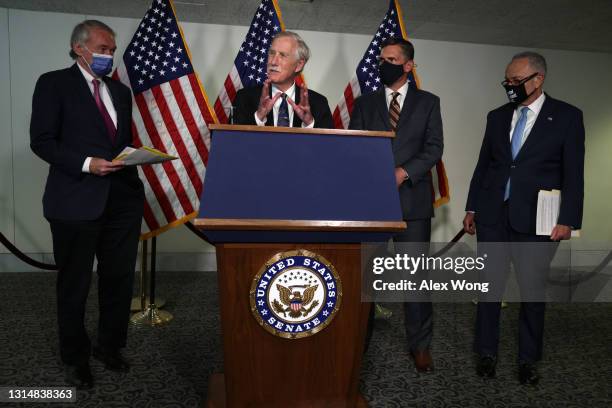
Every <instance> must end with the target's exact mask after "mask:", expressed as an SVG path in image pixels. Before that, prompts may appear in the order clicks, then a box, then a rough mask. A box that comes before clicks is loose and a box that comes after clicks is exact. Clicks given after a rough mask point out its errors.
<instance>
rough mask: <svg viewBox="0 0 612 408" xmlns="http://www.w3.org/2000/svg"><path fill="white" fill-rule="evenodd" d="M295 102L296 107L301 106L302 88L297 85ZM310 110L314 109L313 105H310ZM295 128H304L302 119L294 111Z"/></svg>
mask: <svg viewBox="0 0 612 408" xmlns="http://www.w3.org/2000/svg"><path fill="white" fill-rule="evenodd" d="M294 102H295V104H296V105H299V104H300V87H299V86H297V84H295V101H294ZM287 103H289V102H287ZM310 108H311V109H312V105H310ZM293 127H294V128H299V127H302V119H300V118H299V116H298V115H296V114H295V110H294V111H293Z"/></svg>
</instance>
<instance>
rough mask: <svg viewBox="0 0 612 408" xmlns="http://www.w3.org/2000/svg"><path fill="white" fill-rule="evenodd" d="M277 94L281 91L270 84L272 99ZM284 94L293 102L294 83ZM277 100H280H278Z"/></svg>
mask: <svg viewBox="0 0 612 408" xmlns="http://www.w3.org/2000/svg"><path fill="white" fill-rule="evenodd" d="M278 92H282V91H281V90H280V89H278V87H277V86H276V85H274V84H272V97H274V95H276V94H277V93H278ZM285 94H286V95H287V96H288V97H289V98H291V100H292V101H294V102H295V82H294V83H293V85H291V86H290V87H289V89H287V90H286V91H285ZM278 99H279V100H280V98H278Z"/></svg>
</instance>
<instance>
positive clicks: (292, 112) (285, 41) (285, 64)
mask: <svg viewBox="0 0 612 408" xmlns="http://www.w3.org/2000/svg"><path fill="white" fill-rule="evenodd" d="M309 58H310V50H309V49H308V46H307V45H306V43H305V42H304V40H302V38H301V37H300V36H299V35H298V34H296V33H294V32H291V31H281V32H280V33H278V34H276V35H275V36H274V38H273V40H272V44H271V45H270V49H269V50H268V68H267V74H268V78H267V79H266V80H265V81H264V83H263V86H257V87H253V88H243V89H241V90H240V91H238V93H237V94H236V102H235V106H236V108H235V110H234V115H233V117H234V121H233V123H235V124H243V125H257V126H287V127H306V128H312V127H317V128H333V127H334V126H333V120H332V115H331V110H330V109H329V104H328V103H327V98H325V97H324V96H323V95H321V94H319V93H317V92H315V91H313V90H310V89H308V88H307V87H306V84H303V85H302V86H298V85H297V84H296V78H297V77H298V76H299V75H300V73H301V72H302V70H303V69H304V65H306V62H308V59H309Z"/></svg>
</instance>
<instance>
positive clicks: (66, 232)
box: [30, 20, 144, 388]
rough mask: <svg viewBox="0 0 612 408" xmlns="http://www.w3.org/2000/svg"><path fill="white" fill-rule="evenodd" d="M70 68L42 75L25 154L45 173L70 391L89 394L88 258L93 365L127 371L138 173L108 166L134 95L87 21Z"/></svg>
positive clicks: (95, 24) (110, 46) (100, 28)
mask: <svg viewBox="0 0 612 408" xmlns="http://www.w3.org/2000/svg"><path fill="white" fill-rule="evenodd" d="M70 43H71V50H70V56H71V57H72V58H73V59H74V60H75V64H74V65H72V66H71V67H70V68H66V69H62V70H59V71H53V72H48V73H46V74H43V75H42V76H41V77H40V78H39V80H38V82H37V83H36V88H35V90H34V96H33V100H32V118H31V123H30V138H31V143H30V146H31V148H32V150H33V151H34V153H36V154H37V155H38V156H39V157H40V158H42V159H43V160H44V161H46V162H47V163H49V175H48V178H47V185H46V187H45V193H44V197H43V209H44V216H45V218H46V219H47V220H48V221H49V223H50V226H51V232H52V236H53V252H54V256H55V262H56V264H57V266H58V270H59V271H58V277H57V312H58V326H59V327H58V328H59V330H58V332H59V346H60V354H61V359H62V362H63V363H64V364H65V369H66V370H65V374H66V381H67V382H68V384H69V385H73V386H76V387H79V388H89V387H91V386H92V385H93V378H92V375H91V371H90V368H89V356H90V354H91V352H92V350H91V345H90V340H89V336H88V335H87V331H86V329H85V325H84V314H85V302H86V300H87V296H88V293H89V286H90V282H91V274H92V268H93V263H94V257H95V258H97V261H98V266H97V273H98V297H99V309H100V311H99V312H100V318H99V324H98V339H97V346H96V347H94V348H93V355H94V357H95V358H97V359H99V360H101V361H102V362H103V363H104V364H105V365H106V368H108V369H111V370H114V371H127V370H128V369H129V365H128V363H127V362H126V361H125V359H124V358H123V357H122V355H121V353H120V349H121V348H122V347H125V343H126V337H127V327H128V322H129V313H130V303H131V298H132V287H133V279H134V269H135V262H136V255H137V248H138V237H139V234H140V225H141V220H142V213H143V204H144V190H143V185H142V182H141V181H140V179H139V177H138V173H137V171H136V168H135V167H125V166H124V164H123V162H120V161H119V162H113V161H112V159H113V158H114V157H116V155H117V154H118V153H119V152H121V150H122V149H123V148H124V147H125V146H127V145H128V144H130V143H131V142H132V132H131V121H132V99H131V96H130V90H129V88H127V87H126V86H124V85H123V84H121V83H120V82H118V81H115V80H113V79H111V78H109V77H107V76H106V75H108V74H109V73H110V71H111V69H112V65H113V54H114V52H115V49H116V45H115V34H114V32H113V30H112V29H111V28H110V27H108V26H107V25H106V24H104V23H102V22H100V21H97V20H86V21H84V22H82V23H80V24H78V25H77V26H76V27H75V28H74V30H73V33H72V37H71V40H70Z"/></svg>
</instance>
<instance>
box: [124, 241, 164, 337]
mask: <svg viewBox="0 0 612 408" xmlns="http://www.w3.org/2000/svg"><path fill="white" fill-rule="evenodd" d="M143 250H144V247H143ZM156 258H157V237H153V238H151V271H150V272H151V273H150V275H149V285H150V286H149V305H148V306H147V307H146V309H144V305H146V297H145V296H144V295H143V296H141V304H142V306H143V309H144V310H142V311H141V312H138V313H136V314H134V315H133V316H132V318H131V319H130V321H131V322H132V324H134V325H135V326H140V327H143V326H151V327H154V326H163V325H165V324H167V323H169V322H170V321H171V320H172V319H173V318H174V316H172V314H171V313H169V312H167V311H165V310H159V308H158V306H157V305H156V304H155V272H156V266H157V263H156ZM144 266H145V268H146V263H145V265H144ZM141 282H142V281H141ZM144 286H145V285H143V287H144Z"/></svg>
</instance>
